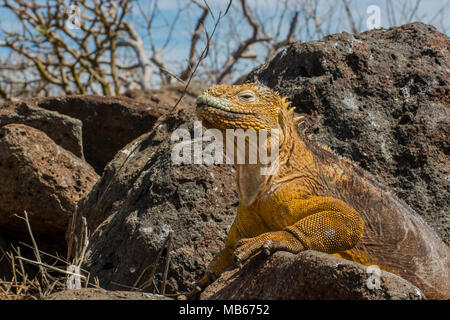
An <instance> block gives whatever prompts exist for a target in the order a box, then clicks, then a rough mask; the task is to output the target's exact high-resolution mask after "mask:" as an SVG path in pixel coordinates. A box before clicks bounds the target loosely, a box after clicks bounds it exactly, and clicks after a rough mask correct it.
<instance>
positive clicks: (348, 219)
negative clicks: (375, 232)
mask: <svg viewBox="0 0 450 320" xmlns="http://www.w3.org/2000/svg"><path fill="white" fill-rule="evenodd" d="M291 207H292V209H293V210H296V211H297V212H298V213H299V214H300V216H301V217H303V218H301V219H300V220H299V221H297V222H296V223H294V224H293V225H291V226H288V227H286V228H284V229H283V230H282V231H275V232H267V233H263V234H261V235H259V236H257V237H254V238H250V239H243V240H240V241H239V242H238V243H237V246H236V247H237V248H236V250H235V251H234V254H233V257H234V260H235V261H237V262H240V261H243V260H245V259H247V258H248V257H250V256H251V255H253V254H254V253H256V252H258V251H260V250H264V251H265V252H266V254H270V253H272V252H274V251H277V250H285V251H289V252H292V253H298V252H300V251H303V250H308V249H312V250H317V251H321V252H327V253H336V252H340V251H344V250H348V249H351V248H352V247H354V246H355V245H356V243H357V242H358V241H359V240H360V239H361V237H362V234H363V220H362V218H361V216H360V215H359V213H358V212H356V211H355V210H354V209H353V208H351V207H349V206H348V205H347V204H346V203H344V202H343V201H340V200H338V199H335V198H331V197H311V198H309V199H308V200H299V201H293V202H292V203H291Z"/></svg>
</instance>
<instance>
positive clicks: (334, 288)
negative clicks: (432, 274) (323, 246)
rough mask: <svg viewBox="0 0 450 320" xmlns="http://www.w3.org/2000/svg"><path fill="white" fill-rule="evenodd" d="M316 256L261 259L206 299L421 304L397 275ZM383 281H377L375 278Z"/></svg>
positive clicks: (227, 276) (225, 277) (224, 279)
mask: <svg viewBox="0 0 450 320" xmlns="http://www.w3.org/2000/svg"><path fill="white" fill-rule="evenodd" d="M375 270H376V269H368V267H366V266H363V265H361V264H359V263H356V262H353V261H348V260H344V259H341V258H337V257H335V256H332V255H329V254H326V253H322V252H317V251H310V250H308V251H304V252H301V253H299V254H297V255H294V254H292V253H288V252H276V253H275V254H273V255H272V256H270V257H266V256H265V255H264V254H259V255H257V256H256V257H254V258H252V259H251V260H250V261H249V262H248V263H247V264H245V265H244V266H243V268H242V269H241V270H239V269H234V270H231V271H226V272H224V273H223V274H222V275H221V276H220V278H219V279H217V280H216V281H215V282H214V283H212V284H211V285H210V286H208V287H207V288H206V289H205V291H204V292H203V293H202V294H201V299H203V300H216V299H219V300H230V299H240V300H253V299H261V300H264V299H270V300H304V299H306V300H318V299H326V300H330V299H332V300H350V299H357V300H384V299H393V300H410V299H411V300H422V299H424V298H425V297H424V295H423V294H422V293H421V291H420V290H419V289H418V288H417V287H415V286H413V285H412V284H411V283H409V282H408V281H406V280H405V279H402V278H400V277H399V276H397V275H395V274H392V273H389V272H386V271H383V270H379V269H378V270H379V271H380V273H377V271H375ZM378 276H379V278H378V279H379V280H378V279H377V277H378Z"/></svg>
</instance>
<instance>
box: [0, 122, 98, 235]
mask: <svg viewBox="0 0 450 320" xmlns="http://www.w3.org/2000/svg"><path fill="white" fill-rule="evenodd" d="M97 179H98V176H97V174H96V173H95V171H94V169H93V168H92V167H91V166H90V165H89V164H87V163H86V162H84V161H83V160H81V159H80V158H77V157H76V156H75V155H73V154H72V153H71V152H69V151H67V150H65V149H63V148H62V147H60V146H58V145H57V144H56V143H55V142H54V141H53V140H52V139H50V138H49V137H48V136H47V135H46V134H45V133H43V132H42V131H39V130H36V129H34V128H32V127H28V126H26V125H22V124H8V125H5V126H3V127H1V128H0V181H1V182H2V183H1V184H0V228H2V229H6V230H8V231H10V232H19V233H20V232H22V233H27V232H28V231H27V227H26V224H25V222H24V221H22V219H19V218H17V217H16V216H14V214H17V215H19V216H23V215H24V210H27V211H28V213H29V218H30V224H31V227H32V229H33V233H35V234H38V235H42V234H45V235H49V236H56V237H63V235H64V233H65V231H66V227H67V223H68V221H69V218H70V217H71V216H72V214H73V213H74V211H75V207H76V204H77V202H78V200H79V199H80V198H81V197H83V196H84V195H86V194H87V193H88V192H89V191H90V189H91V188H92V186H93V185H94V183H95V182H96V181H97Z"/></svg>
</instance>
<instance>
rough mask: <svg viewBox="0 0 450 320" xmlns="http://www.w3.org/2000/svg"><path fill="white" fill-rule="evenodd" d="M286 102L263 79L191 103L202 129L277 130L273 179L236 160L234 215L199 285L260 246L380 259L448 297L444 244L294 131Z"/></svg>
mask: <svg viewBox="0 0 450 320" xmlns="http://www.w3.org/2000/svg"><path fill="white" fill-rule="evenodd" d="M288 106H289V103H288V102H286V99H285V98H280V96H279V95H278V94H277V93H276V92H274V91H272V90H271V89H269V88H268V87H266V86H263V85H261V84H244V85H216V86H212V87H210V88H209V89H208V90H207V91H206V92H204V93H203V94H202V95H201V96H199V97H198V99H197V114H198V117H199V118H200V119H201V120H202V123H203V125H204V126H205V127H206V128H217V129H219V130H221V131H222V132H223V133H224V134H225V130H226V129H238V128H242V129H249V128H253V129H256V130H262V129H265V130H270V129H275V128H276V129H279V132H280V135H279V156H278V159H277V164H278V172H277V173H276V174H275V175H261V174H260V168H261V167H262V166H263V165H262V164H238V165H235V166H236V172H237V177H236V182H237V189H238V194H239V199H240V203H239V206H238V213H237V216H236V218H235V220H234V222H233V224H232V226H231V228H230V231H229V233H228V238H227V240H226V243H225V248H224V249H223V250H222V251H221V252H220V253H219V254H218V255H217V256H216V257H215V258H214V259H213V261H212V262H211V263H210V265H209V267H208V270H207V272H206V273H205V276H204V277H203V278H202V279H201V280H200V281H199V282H198V284H197V287H196V288H197V290H199V289H202V288H203V287H205V286H206V285H207V284H209V283H210V282H211V281H213V280H214V279H215V278H216V277H217V276H219V275H220V274H221V273H222V272H223V270H225V269H226V268H228V267H231V266H233V265H234V264H235V263H236V262H237V263H240V262H241V261H243V260H245V259H247V258H248V257H250V256H251V255H253V254H255V253H256V252H258V251H260V250H263V251H264V252H266V254H270V253H272V252H274V251H276V250H286V251H289V252H292V253H298V252H300V251H302V250H308V249H312V250H317V251H322V252H327V253H330V254H334V255H336V256H339V257H342V258H345V259H349V260H352V261H356V262H359V263H362V264H364V265H378V266H379V267H380V268H382V269H384V270H387V271H389V272H392V273H395V274H397V275H399V276H401V277H403V278H405V279H407V280H409V281H410V282H412V283H413V284H414V285H416V286H417V287H419V288H420V289H421V290H422V291H423V292H424V293H425V295H426V296H427V297H428V298H445V299H448V298H450V289H449V286H450V277H449V270H450V258H449V249H448V247H447V246H446V245H445V244H444V243H443V241H441V240H440V239H439V238H438V236H437V235H436V234H435V233H434V232H433V231H432V230H431V228H430V227H428V226H427V225H426V224H425V222H424V221H423V220H422V219H421V218H420V216H419V215H418V214H417V213H416V212H414V211H413V210H412V209H411V208H410V207H409V206H407V205H406V204H405V203H404V202H403V201H401V200H399V199H398V198H397V197H396V196H394V195H393V194H391V193H390V192H389V191H388V190H387V189H386V187H384V186H383V185H381V184H379V183H377V182H376V181H375V179H374V178H373V176H371V175H370V174H368V173H367V172H365V171H364V170H362V169H360V168H358V167H357V166H356V165H354V164H353V163H351V162H350V161H348V160H346V159H344V158H341V157H339V156H337V155H336V154H334V153H333V152H331V151H330V150H328V149H326V148H323V147H320V146H318V145H317V144H315V143H313V142H312V141H309V139H307V138H306V137H304V135H303V134H301V133H299V132H298V131H297V121H296V119H294V117H293V108H292V109H289V108H288ZM269 133H270V132H269ZM267 141H268V142H267V143H268V144H270V143H271V141H272V140H271V137H270V135H269V139H268V140H267Z"/></svg>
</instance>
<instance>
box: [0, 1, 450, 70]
mask: <svg viewBox="0 0 450 320" xmlns="http://www.w3.org/2000/svg"><path fill="white" fill-rule="evenodd" d="M134 1H135V3H134V4H133V6H132V8H133V10H132V12H131V14H130V15H129V21H130V23H132V24H133V25H134V26H135V27H136V29H138V31H139V32H140V35H141V36H142V38H143V40H144V43H145V44H146V47H147V48H148V50H150V41H149V37H148V33H147V31H146V29H145V26H144V25H145V23H144V20H143V18H142V14H141V12H140V10H139V6H140V7H141V8H142V9H143V10H144V12H149V10H148V9H149V8H151V6H152V5H153V4H154V2H153V1H152V0H138V1H136V0H134ZM198 1H199V2H200V3H204V0H198ZM280 1H282V0H248V5H249V7H250V8H251V10H252V13H254V14H255V15H257V16H258V17H259V18H260V20H261V21H269V20H270V17H271V16H274V15H276V14H279V12H278V11H277V9H276V8H277V4H279V3H280ZM297 1H299V0H288V3H289V6H290V7H291V8H293V10H295V9H294V8H295V3H296V2H297ZM303 1H307V0H303ZM347 1H348V3H349V8H350V11H351V13H352V15H353V16H354V17H355V22H356V23H357V24H358V23H359V24H360V26H361V31H366V30H368V29H369V28H370V27H371V24H370V23H372V26H373V25H374V24H373V23H375V22H377V21H376V20H373V17H374V16H373V14H376V13H375V12H373V11H370V12H368V11H367V10H368V8H369V7H370V6H377V7H378V8H379V9H380V14H379V18H380V19H379V22H380V27H383V28H389V27H392V26H393V25H395V24H397V25H400V24H403V23H405V22H414V21H422V22H424V23H428V24H433V25H434V26H435V27H437V28H438V30H439V31H441V32H443V33H446V34H447V35H449V33H450V19H448V18H447V17H448V16H449V15H450V0H421V1H420V2H419V5H418V6H417V10H416V11H415V15H414V16H413V17H402V15H401V11H402V10H401V9H402V8H403V7H406V8H414V7H415V5H416V1H417V0H391V1H390V0H347ZM1 2H3V0H0V3H1ZM38 2H43V1H39V0H38ZM44 2H45V1H44ZM311 2H314V0H311ZM71 3H72V2H71V1H67V4H68V5H70V4H71ZM207 3H208V5H209V7H210V8H211V10H212V12H213V13H214V18H216V19H217V18H218V16H219V13H220V11H222V12H223V11H224V10H225V8H226V6H227V1H225V0H207ZM342 3H343V1H340V0H318V7H317V15H318V16H319V17H320V18H321V19H323V20H324V21H329V23H327V27H326V30H325V31H324V33H326V34H333V33H340V32H343V31H347V32H350V25H349V24H348V22H347V19H343V18H342V15H344V14H345V13H344V9H343V8H344V7H343V5H342ZM389 3H390V4H392V5H394V15H395V18H396V19H395V21H392V18H390V16H389V15H388V14H387V8H388V4H389ZM137 4H139V6H138V5H137ZM157 6H158V13H157V14H156V15H155V16H154V20H153V40H154V44H155V46H156V47H157V48H161V47H163V46H164V44H165V43H166V39H167V36H168V30H169V26H170V25H171V23H172V21H174V20H175V18H176V17H177V18H178V19H177V20H176V21H177V22H176V24H175V26H174V29H173V31H172V33H171V41H170V42H169V43H168V44H167V46H166V47H164V49H163V53H162V57H163V58H164V60H165V61H166V62H167V65H170V66H173V68H174V69H175V70H174V71H175V72H178V71H179V70H178V69H177V65H180V66H182V65H185V64H186V61H187V57H188V52H189V47H190V41H191V34H192V30H194V27H195V23H196V21H197V19H198V16H199V13H200V9H198V8H197V7H196V6H195V5H192V4H190V2H189V1H188V0H158V1H157ZM233 6H235V7H236V8H239V1H238V0H234V1H233ZM371 8H373V7H371ZM180 9H181V10H182V11H181V13H180V14H179V15H178V16H177V13H178V12H179V11H180ZM239 9H240V8H239ZM339 10H340V11H339ZM336 11H339V12H341V16H336ZM235 12H237V11H233V15H229V16H228V17H225V18H223V20H222V22H221V25H220V28H219V29H218V30H217V32H216V34H215V36H214V37H215V38H214V37H213V41H218V40H219V39H223V38H224V37H225V38H226V36H227V33H228V32H230V26H231V25H232V24H233V25H235V26H234V28H235V31H236V32H237V34H238V36H239V37H240V40H242V39H243V38H245V37H246V36H248V35H249V34H250V32H251V29H250V27H249V26H248V24H246V22H245V21H244V19H243V17H242V16H236V13H235ZM239 12H240V10H239ZM439 13H441V14H440V15H439ZM289 15H290V16H292V15H293V12H288V13H287V16H288V17H289ZM344 17H345V16H344ZM371 17H372V20H370V21H369V24H368V23H367V22H368V19H370V18H371ZM446 18H447V19H446ZM268 25H269V23H268ZM213 26H214V19H213V17H212V16H211V15H209V16H208V17H207V20H206V30H207V31H208V32H209V33H210V34H211V32H212V30H213ZM273 26H275V24H274V25H273ZM288 27H289V24H288V23H285V24H283V25H282V28H281V34H286V33H287V30H288ZM308 28H309V29H314V26H313V24H312V23H310V24H309V25H305V24H304V21H303V20H302V17H301V16H300V18H299V24H298V30H297V32H298V33H299V36H298V38H300V39H301V40H302V41H309V40H315V39H317V38H318V36H317V35H316V36H314V35H312V36H308V35H307V34H306V30H307V29H308ZM0 29H1V30H3V32H14V31H19V30H20V23H19V21H18V20H17V18H15V16H14V14H12V13H11V12H10V11H8V10H7V9H4V8H0ZM267 29H268V30H269V31H270V26H267ZM2 36H3V35H2V32H0V41H1V40H2ZM238 40H239V39H236V41H238ZM217 43H219V42H217ZM236 43H237V42H236ZM236 43H233V42H230V43H226V44H223V43H220V45H221V49H222V51H221V52H225V51H227V50H231V49H232V48H233V45H234V46H236ZM230 48H231V49H230ZM254 50H255V51H256V52H257V53H260V52H261V51H262V50H263V46H262V45H255V48H254ZM5 54H6V52H5V50H4V49H1V48H0V58H1V57H2V56H4V55H5ZM261 56H262V55H261ZM225 58H226V56H225V55H222V56H220V53H218V54H217V56H216V57H211V58H210V59H211V61H209V62H205V63H213V62H214V61H215V62H216V63H217V64H219V65H220V64H221V63H223V62H224V59H225ZM214 59H215V60H214ZM217 61H219V62H220V63H218V62H217ZM262 62H263V61H262V60H260V61H243V62H242V64H241V65H240V66H239V68H240V69H241V70H242V72H248V71H249V70H250V69H251V68H252V67H254V66H255V64H256V65H257V64H258V63H262Z"/></svg>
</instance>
